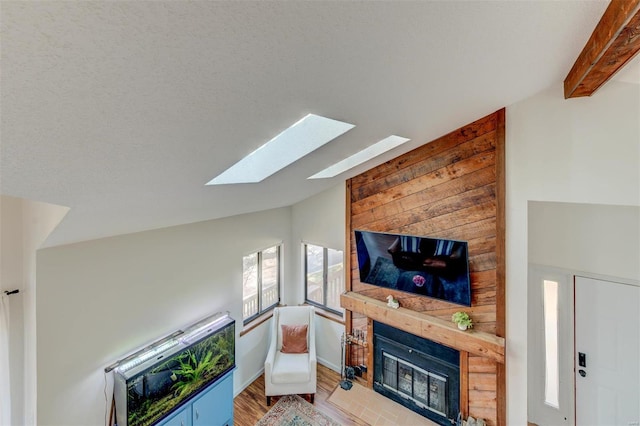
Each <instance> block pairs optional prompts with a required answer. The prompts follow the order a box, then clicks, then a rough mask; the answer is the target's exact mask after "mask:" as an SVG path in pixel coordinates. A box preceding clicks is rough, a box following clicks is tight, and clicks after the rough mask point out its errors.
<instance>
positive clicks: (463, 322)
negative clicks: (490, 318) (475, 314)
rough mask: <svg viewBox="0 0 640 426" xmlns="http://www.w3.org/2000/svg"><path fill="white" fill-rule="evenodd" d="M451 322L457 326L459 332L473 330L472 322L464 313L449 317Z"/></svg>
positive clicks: (459, 312) (460, 312)
mask: <svg viewBox="0 0 640 426" xmlns="http://www.w3.org/2000/svg"><path fill="white" fill-rule="evenodd" d="M451 321H453V322H455V323H456V324H458V328H459V329H461V330H466V329H467V328H473V320H472V319H471V318H470V317H469V314H467V313H466V312H462V311H458V312H456V313H455V314H453V315H451Z"/></svg>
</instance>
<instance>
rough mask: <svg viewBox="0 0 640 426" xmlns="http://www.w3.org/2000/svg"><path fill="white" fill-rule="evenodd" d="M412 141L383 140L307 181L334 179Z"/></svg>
mask: <svg viewBox="0 0 640 426" xmlns="http://www.w3.org/2000/svg"><path fill="white" fill-rule="evenodd" d="M410 140H411V139H407V138H403V137H402V136H396V135H391V136H389V137H387V138H384V139H382V140H381V141H379V142H376V143H374V144H373V145H371V146H369V147H367V148H365V149H363V150H362V151H360V152H357V153H355V154H353V155H352V156H351V157H347V158H345V159H344V160H342V161H339V162H337V163H335V164H334V165H332V166H329V167H327V168H326V169H324V170H322V171H320V172H318V173H316V174H315V175H313V176H309V177H308V178H307V179H325V178H332V177H334V176H337V175H339V174H340V173H343V172H346V171H347V170H349V169H352V168H354V167H355V166H359V165H360V164H362V163H364V162H365V161H369V160H371V159H372V158H375V157H377V156H378V155H380V154H384V153H385V152H387V151H389V150H391V149H393V148H395V147H397V146H400V145H402V144H403V143H405V142H409V141H410Z"/></svg>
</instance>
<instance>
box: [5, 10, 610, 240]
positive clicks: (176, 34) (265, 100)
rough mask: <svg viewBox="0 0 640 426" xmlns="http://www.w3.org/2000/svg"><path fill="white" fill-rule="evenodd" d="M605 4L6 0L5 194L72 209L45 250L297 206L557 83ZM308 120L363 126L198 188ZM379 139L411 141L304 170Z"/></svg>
mask: <svg viewBox="0 0 640 426" xmlns="http://www.w3.org/2000/svg"><path fill="white" fill-rule="evenodd" d="M606 5H607V3H606V2H604V1H494V2H485V1H464V2H458V1H447V2H441V1H438V2H430V1H413V2H392V1H386V2H370V1H367V2H355V1H353V2H352V1H348V2H347V1H335V2H328V1H323V2H320V1H317V2H308V1H305V2H302V1H300V2H297V1H286V2H279V1H269V2H264V1H261V2H250V1H229V2H223V1H199V2H185V1H171V2H162V1H155V2H147V1H129V2H127V1H118V2H111V1H109V2H106V1H105V2H99V1H91V2H79V1H78V2H23V1H18V2H11V1H2V2H1V3H0V8H1V10H0V12H1V13H0V19H1V31H2V34H1V46H0V47H1V71H2V74H1V82H0V83H1V86H0V89H1V92H0V93H1V102H2V103H1V113H2V116H1V127H0V131H1V133H0V137H1V139H0V142H1V144H0V155H1V158H0V193H2V194H4V195H11V196H16V197H22V198H27V199H31V200H36V201H44V202H48V203H53V204H58V205H63V206H68V207H70V208H71V210H70V212H69V214H68V215H67V216H66V218H65V219H64V220H63V222H62V223H61V225H60V226H59V227H58V229H57V230H56V231H55V232H54V233H53V234H52V236H51V237H50V239H49V241H48V242H47V245H49V246H50V245H57V244H63V243H69V242H74V241H81V240H87V239H92V238H98V237H103V236H109V235H116V234H122V233H127V232H135V231H141V230H146V229H153V228H158V227H165V226H171V225H177V224H182V223H188V222H195V221H200V220H206V219H212V218H218V217H224V216H229V215H235V214H240V213H246V212H252V211H257V210H263V209H268V208H274V207H280V206H287V205H291V204H293V203H296V202H298V201H300V200H303V199H305V198H307V197H309V196H311V195H314V194H316V193H318V192H320V191H322V190H324V189H327V188H329V187H330V186H333V185H336V184H339V183H340V182H343V181H344V179H345V178H348V177H350V176H352V175H355V174H356V173H359V172H362V171H363V170H366V169H368V168H370V167H372V166H375V165H377V164H379V163H381V162H383V161H386V160H388V159H390V158H393V157H395V156H397V155H399V154H401V153H403V152H406V151H408V150H410V149H412V148H415V147H416V146H418V145H421V144H423V143H425V142H427V141H429V140H432V139H434V138H436V137H438V136H440V135H442V134H444V133H447V132H449V131H451V130H453V129H455V128H457V127H459V126H461V125H463V124H465V123H467V122H470V121H473V120H475V119H477V118H479V117H481V116H484V115H486V114H489V113H491V112H493V111H495V110H497V109H499V108H501V107H503V106H506V105H510V104H512V103H514V102H517V101H519V100H521V99H524V98H526V97H529V96H531V95H533V94H535V93H537V92H539V91H541V90H543V89H545V88H548V87H549V86H551V85H553V84H559V83H560V82H561V81H562V80H563V79H564V77H565V76H566V74H567V72H568V70H569V69H570V68H571V65H572V64H573V62H574V60H575V58H576V57H577V56H578V54H579V53H580V51H581V50H582V47H583V46H584V44H585V42H586V40H587V39H588V38H589V35H590V34H591V32H592V30H593V28H594V27H595V25H596V23H597V21H598V20H599V18H600V16H601V15H602V13H603V11H604V9H605V8H606ZM558 87H560V86H558ZM307 113H314V114H320V115H324V116H327V117H330V118H335V119H338V120H343V121H346V122H349V123H354V124H356V126H357V127H356V128H355V129H353V130H351V131H350V132H348V133H346V134H345V135H344V136H342V137H339V138H337V139H336V140H334V141H333V142H331V143H329V144H328V145H326V146H324V147H322V148H321V149H320V150H318V151H317V152H315V153H313V154H311V155H309V156H307V157H305V158H303V159H302V160H300V161H298V162H297V163H295V164H293V165H291V166H289V167H288V168H286V169H285V170H283V171H281V172H279V173H276V174H275V175H273V176H271V177H270V178H268V179H266V180H265V181H263V182H262V183H259V184H247V185H235V186H221V187H205V186H204V184H205V183H206V182H207V181H209V180H210V179H211V178H212V177H213V176H215V175H216V174H217V173H220V172H222V171H223V170H225V169H226V168H227V167H229V166H230V165H232V164H233V163H235V162H236V161H237V160H239V159H240V158H241V157H243V156H244V155H246V154H248V153H250V152H251V151H253V150H255V149H256V148H257V147H259V146H260V145H262V144H263V143H264V142H266V141H267V140H269V139H271V138H272V137H273V136H275V135H276V134H278V133H279V132H280V131H281V130H283V129H284V128H285V127H287V126H288V125H290V124H292V123H293V122H295V121H297V120H299V119H300V118H302V117H303V116H304V115H306V114H307ZM390 134H396V135H400V136H405V137H408V138H411V139H412V141H411V142H409V143H408V144H406V145H403V146H402V147H401V148H397V149H396V150H394V151H392V152H390V153H387V154H385V155H383V156H381V157H378V158H377V159H375V160H373V161H371V162H369V163H367V164H365V165H362V166H360V167H358V168H356V169H354V170H352V171H351V172H347V173H345V174H343V175H340V176H338V177H336V178H333V179H329V180H313V181H307V180H306V178H307V177H308V176H310V175H311V174H313V173H316V172H317V171H319V170H321V169H323V168H325V167H326V166H328V165H330V164H332V163H334V162H336V161H338V160H340V159H342V158H344V157H346V156H348V155H351V154H353V153H355V152H357V151H359V150H361V149H363V148H365V147H366V146H368V145H370V144H372V143H374V142H376V141H378V140H380V139H382V138H384V137H386V136H388V135H390Z"/></svg>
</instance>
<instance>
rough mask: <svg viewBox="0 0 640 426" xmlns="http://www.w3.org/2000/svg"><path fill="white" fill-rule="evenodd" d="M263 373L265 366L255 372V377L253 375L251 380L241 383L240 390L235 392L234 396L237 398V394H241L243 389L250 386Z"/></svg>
mask: <svg viewBox="0 0 640 426" xmlns="http://www.w3.org/2000/svg"><path fill="white" fill-rule="evenodd" d="M262 373H264V367H262V368H261V369H260V370H258V372H257V373H256V374H254V375H253V377H251V378H250V379H249V380H247V381H246V382H244V383H243V384H241V385H240V390H238V391H237V392H234V393H233V397H234V398H235V397H236V396H238V395H240V394H241V393H242V391H243V390H245V389H246V388H248V387H249V385H250V384H251V383H253V382H254V381H255V380H256V379H257V378H258V377H260V376H262Z"/></svg>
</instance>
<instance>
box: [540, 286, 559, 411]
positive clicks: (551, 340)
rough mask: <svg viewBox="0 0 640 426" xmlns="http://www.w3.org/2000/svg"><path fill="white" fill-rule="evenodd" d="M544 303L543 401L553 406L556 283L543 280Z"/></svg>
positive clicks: (555, 402) (555, 388) (556, 391)
mask: <svg viewBox="0 0 640 426" xmlns="http://www.w3.org/2000/svg"><path fill="white" fill-rule="evenodd" d="M543 304H544V348H545V376H544V378H545V381H544V402H545V403H546V404H548V405H550V406H552V407H554V408H558V407H559V400H558V395H559V387H560V377H559V370H558V369H559V366H558V283H557V282H556V281H549V280H544V281H543Z"/></svg>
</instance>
